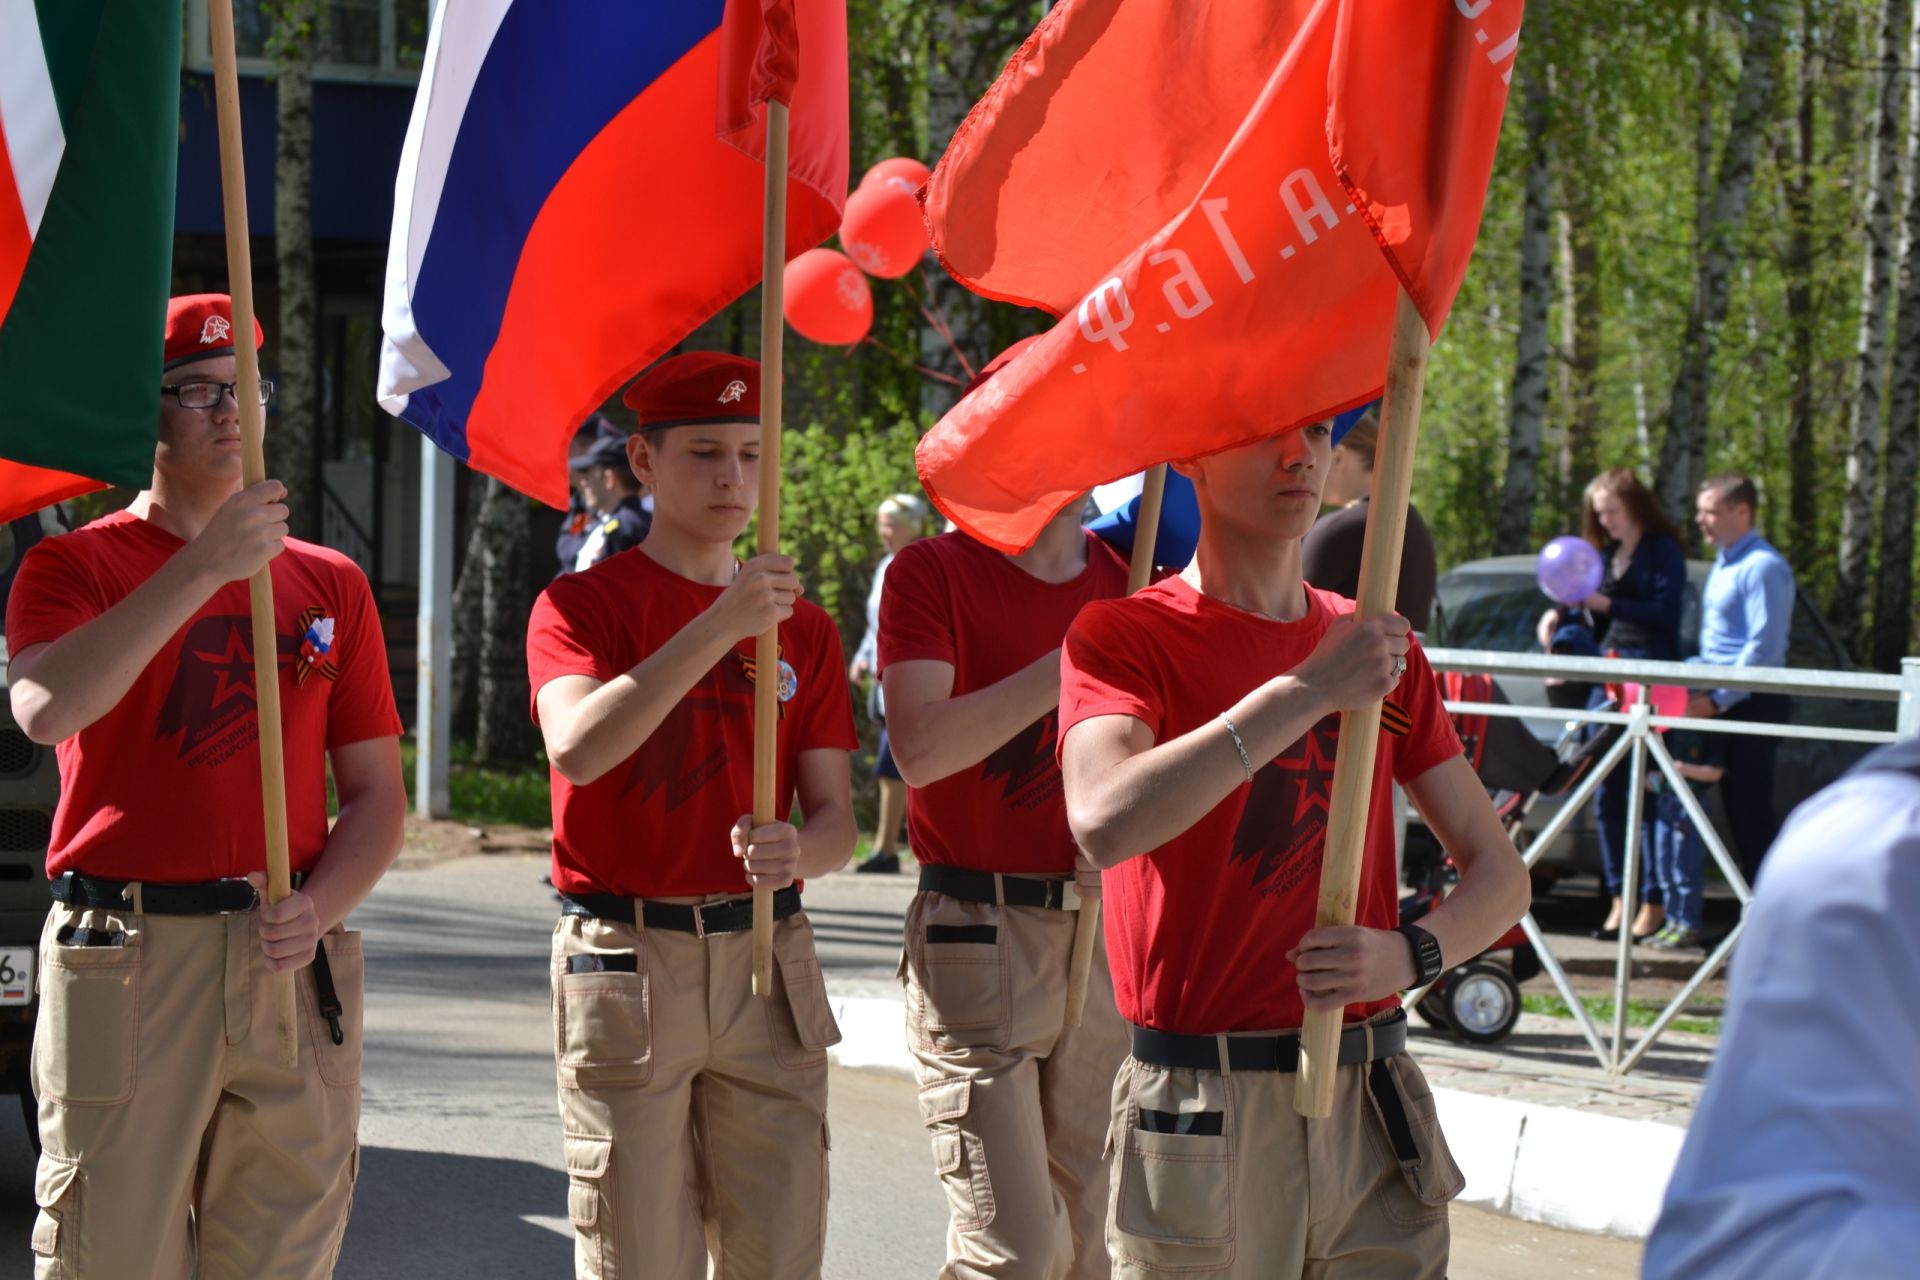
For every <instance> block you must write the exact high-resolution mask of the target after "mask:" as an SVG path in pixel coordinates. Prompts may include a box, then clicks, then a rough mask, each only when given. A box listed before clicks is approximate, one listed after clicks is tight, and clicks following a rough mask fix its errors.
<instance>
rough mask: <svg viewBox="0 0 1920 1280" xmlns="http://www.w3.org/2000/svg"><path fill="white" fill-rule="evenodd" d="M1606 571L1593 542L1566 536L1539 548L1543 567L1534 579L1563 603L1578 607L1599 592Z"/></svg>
mask: <svg viewBox="0 0 1920 1280" xmlns="http://www.w3.org/2000/svg"><path fill="white" fill-rule="evenodd" d="M1605 572H1606V571H1605V568H1604V566H1602V565H1601V563H1600V553H1599V552H1598V551H1595V550H1594V549H1593V544H1592V543H1591V542H1588V541H1587V540H1586V539H1585V538H1574V537H1564V538H1555V539H1554V540H1553V541H1552V542H1549V543H1548V544H1547V545H1546V546H1544V547H1542V548H1540V566H1539V568H1538V569H1537V570H1536V571H1535V575H1534V576H1535V577H1536V579H1537V580H1538V581H1539V583H1540V589H1541V590H1542V591H1544V592H1546V593H1547V594H1548V595H1549V596H1551V597H1553V598H1554V599H1555V600H1558V601H1559V602H1560V603H1561V604H1579V603H1580V602H1581V601H1582V600H1585V599H1586V598H1587V597H1588V596H1590V595H1592V594H1593V593H1594V592H1596V591H1598V590H1599V589H1600V582H1601V579H1602V578H1603V577H1604V576H1605Z"/></svg>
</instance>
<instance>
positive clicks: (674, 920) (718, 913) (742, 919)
mask: <svg viewBox="0 0 1920 1280" xmlns="http://www.w3.org/2000/svg"><path fill="white" fill-rule="evenodd" d="M635 901H639V902H640V907H641V912H640V920H641V922H643V923H644V924H645V925H646V927H647V928H649V929H673V930H676V931H678V932H680V933H690V934H692V935H693V936H694V937H696V938H704V937H706V936H708V935H709V934H714V933H740V932H742V931H744V930H747V929H751V928H753V899H752V898H734V899H732V900H731V901H727V902H701V903H690V902H649V901H646V900H644V899H634V898H622V897H620V896H619V895H618V894H612V893H563V894H561V895H560V902H561V906H560V914H561V915H567V916H581V917H584V918H586V919H588V920H616V921H618V922H619V923H621V924H633V923H635V920H634V912H633V904H634V902H635ZM799 909H800V890H798V889H796V888H794V887H793V886H792V885H788V886H787V887H786V888H784V889H776V890H774V894H773V918H774V919H775V920H785V919H786V918H787V917H788V916H790V915H792V914H793V913H794V912H796V911H798V910H799Z"/></svg>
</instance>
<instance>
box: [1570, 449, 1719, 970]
mask: <svg viewBox="0 0 1920 1280" xmlns="http://www.w3.org/2000/svg"><path fill="white" fill-rule="evenodd" d="M1581 508H1582V510H1581V534H1582V536H1584V537H1585V538H1586V540H1587V541H1588V542H1591V543H1592V544H1593V545H1594V546H1596V547H1598V548H1600V554H1601V556H1602V557H1603V558H1604V561H1605V565H1606V574H1605V576H1604V578H1603V579H1602V581H1601V583H1600V590H1598V591H1596V592H1595V593H1594V594H1593V595H1591V596H1588V597H1587V598H1586V599H1585V600H1583V601H1581V604H1580V610H1581V612H1579V613H1573V614H1571V616H1567V615H1562V614H1561V613H1560V612H1559V611H1557V610H1555V611H1552V612H1550V613H1549V615H1548V617H1547V618H1544V619H1542V625H1541V632H1542V635H1543V637H1550V639H1548V641H1547V647H1548V648H1549V649H1551V650H1553V651H1554V652H1558V653H1579V652H1583V651H1584V652H1586V653H1589V654H1601V653H1604V654H1609V655H1612V656H1615V657H1621V658H1651V659H1656V660H1660V661H1666V662H1677V661H1679V660H1680V608H1681V603H1682V600H1683V599H1684V597H1685V594H1686V588H1687V554H1686V552H1685V550H1683V549H1682V548H1681V546H1680V536H1679V531H1678V530H1677V529H1675V528H1674V526H1673V522H1672V521H1671V520H1669V519H1667V516H1666V513H1665V512H1663V511H1662V510H1661V509H1660V502H1659V500H1658V499H1657V498H1655V497H1654V496H1653V494H1652V493H1650V492H1649V491H1648V490H1647V487H1646V486H1645V485H1643V484H1641V483H1640V478H1639V477H1638V476H1636V475H1634V474H1633V472H1632V471H1630V470H1628V469H1627V468H1625V467H1615V468H1614V469H1612V470H1611V471H1604V472H1602V473H1601V474H1600V475H1598V476H1596V477H1594V480H1593V483H1592V484H1589V485H1588V486H1587V491H1586V495H1585V498H1584V500H1583V501H1582V503H1581ZM1582 614H1584V617H1583V616H1582ZM1630 785H1631V775H1630V774H1629V772H1628V770H1626V769H1625V768H1624V767H1623V768H1616V769H1615V770H1614V771H1613V772H1612V773H1611V774H1609V775H1607V778H1606V780H1605V781H1603V782H1602V783H1601V784H1600V791H1599V795H1598V796H1597V797H1596V798H1595V800H1594V810H1595V814H1596V816H1597V817H1598V819H1599V826H1600V855H1601V863H1602V866H1603V867H1604V869H1605V871H1606V877H1607V888H1608V889H1609V890H1611V891H1612V893H1613V907H1612V909H1611V910H1610V911H1609V912H1608V914H1607V922H1606V923H1605V924H1604V925H1602V926H1601V927H1600V928H1599V929H1597V930H1596V931H1595V936H1596V937H1610V936H1613V934H1614V933H1615V932H1616V931H1617V930H1618V929H1619V928H1620V920H1621V916H1622V915H1623V913H1624V908H1623V906H1622V903H1621V901H1620V883H1621V879H1622V877H1623V870H1624V867H1625V863H1626V848H1627V800H1628V789H1629V787H1630ZM1641 848H1642V850H1645V849H1646V848H1648V845H1647V843H1646V842H1645V841H1644V840H1643V841H1642V842H1641ZM1644 866H1645V864H1644V863H1643V867H1644ZM1640 887H1641V899H1640V910H1639V912H1638V914H1636V915H1635V916H1634V919H1633V926H1632V927H1633V936H1634V937H1636V938H1645V937H1648V936H1650V935H1652V934H1655V933H1658V932H1659V931H1660V928H1661V926H1662V925H1663V924H1664V923H1665V922H1666V914H1665V910H1664V908H1663V907H1662V905H1661V900H1660V891H1659V888H1658V886H1657V885H1655V884H1654V882H1653V877H1652V876H1651V875H1649V874H1644V872H1643V874H1642V875H1641V876H1640Z"/></svg>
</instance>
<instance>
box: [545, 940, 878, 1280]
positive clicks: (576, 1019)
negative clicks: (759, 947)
mask: <svg viewBox="0 0 1920 1280" xmlns="http://www.w3.org/2000/svg"><path fill="white" fill-rule="evenodd" d="M591 954H601V955H608V956H617V957H620V958H621V962H622V963H630V964H631V966H632V971H631V972H628V971H623V970H616V969H612V968H609V969H607V970H606V971H603V972H586V973H571V972H569V971H568V970H569V959H570V957H573V956H576V955H591ZM627 957H632V960H631V961H630V962H629V961H627V959H626V958H627ZM774 970H775V977H774V985H775V987H776V988H777V989H778V990H777V992H776V994H775V995H774V997H773V998H771V999H762V998H761V997H759V996H756V995H754V994H753V935H752V933H751V932H747V931H742V932H739V933H727V934H711V935H708V936H707V937H704V938H700V937H695V936H694V935H693V934H691V933H679V932H676V931H674V930H669V929H647V928H644V927H637V926H634V925H628V924H621V923H619V922H617V921H612V920H597V919H582V918H579V917H575V916H562V917H561V918H560V923H559V924H558V925H556V926H555V927H554V931H553V1029H554V1031H553V1034H554V1056H555V1060H556V1064H557V1068H558V1075H559V1084H560V1120H561V1124H562V1127H563V1129H564V1131H565V1149H566V1161H567V1176H568V1188H567V1213H568V1216H569V1217H570V1218H571V1219H572V1221H573V1229H574V1266H575V1271H576V1274H577V1275H578V1277H579V1280H702V1278H703V1277H706V1276H708V1275H712V1276H713V1277H715V1278H716V1280H807V1278H809V1277H814V1276H818V1275H819V1274H820V1263H821V1256H822V1253H823V1252H824V1250H825V1247H826V1222H827V1151H828V1146H829V1140H828V1133H827V1046H828V1045H830V1044H833V1043H835V1042H836V1041H838V1040H839V1039H840V1031H839V1028H838V1027H837V1026H835V1025H834V1021H833V1011H832V1009H831V1008H829V1007H828V1004H827V992H826V985H825V982H824V980H823V978H822V976H821V973H820V961H819V958H818V957H817V956H816V955H815V954H814V948H813V926H812V925H810V924H808V923H807V917H806V913H805V912H804V911H803V912H800V913H798V914H795V915H792V916H789V917H788V918H787V919H785V920H782V921H780V922H779V923H778V924H776V925H775V926H774ZM709 1265H711V1271H709Z"/></svg>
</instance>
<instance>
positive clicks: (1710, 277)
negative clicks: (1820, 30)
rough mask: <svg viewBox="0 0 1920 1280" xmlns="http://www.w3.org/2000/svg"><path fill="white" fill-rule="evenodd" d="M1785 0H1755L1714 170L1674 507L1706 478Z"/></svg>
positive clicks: (1688, 347) (1682, 398)
mask: <svg viewBox="0 0 1920 1280" xmlns="http://www.w3.org/2000/svg"><path fill="white" fill-rule="evenodd" d="M1782 7H1783V6H1782V3H1781V0H1755V2H1754V3H1753V4H1752V5H1751V6H1750V7H1749V8H1748V11H1747V17H1746V21H1745V25H1744V30H1743V34H1742V39H1741V52H1740V78H1739V81H1738V83H1737V84H1736V86H1735V88H1734V96H1733V108H1732V111H1731V113H1730V116H1729V119H1728V122H1727V136H1726V141H1725V142H1724V143H1722V144H1721V148H1720V162H1719V165H1718V167H1717V168H1716V170H1715V174H1714V182H1713V199H1712V203H1711V211H1710V213H1709V215H1708V219H1707V227H1706V235H1705V237H1704V240H1703V243H1702V245H1701V251H1700V256H1699V262H1698V264H1697V266H1696V269H1695V274H1694V285H1693V300H1692V303H1691V304H1690V305H1689V307H1688V309H1687V321H1686V329H1685V333H1684V335H1683V336H1682V338H1681V343H1680V354H1679V366H1678V368H1677V369H1676V371H1675V373H1674V378H1673V389H1672V392H1671V393H1670V394H1669V396H1668V401H1667V432H1666V437H1665V438H1664V439H1663V440H1662V441H1661V444H1660V467H1659V473H1658V485H1657V492H1658V494H1659V498H1660V502H1661V505H1662V506H1664V507H1665V508H1666V509H1667V510H1668V511H1670V512H1685V511H1687V510H1690V509H1691V508H1692V505H1693V492H1694V490H1695V489H1696V488H1698V487H1699V484H1700V481H1701V480H1702V479H1703V478H1704V476H1705V471H1706V452H1707V412H1708V404H1707V395H1708V392H1709V391H1710V389H1711V387H1712V382H1713V357H1714V351H1715V347H1716V344H1717V343H1718V341H1719V334H1720V325H1721V323H1722V322H1723V321H1724V320H1725V319H1726V314H1727V300H1728V297H1729V295H1730V293H1731V290H1732V284H1733V275H1734V270H1735V268H1736V267H1737V266H1738V257H1739V245H1738V237H1739V233H1740V229H1741V226H1742V224H1743V223H1744V222H1745V221H1746V215H1747V203H1748V197H1749V195H1750V194H1751V191H1752V187H1753V172H1754V152H1755V149H1756V148H1757V147H1758V145H1759V141H1760V139H1761V138H1762V137H1763V136H1764V135H1765V132H1766V128H1767V124H1768V116H1769V113H1770V111H1771V109H1772V106H1773V98H1774V81H1775V76H1776V70H1777V64H1778V63H1779V60H1780V44H1781V34H1782V33H1781V10H1782Z"/></svg>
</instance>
